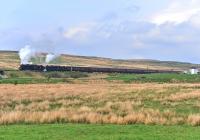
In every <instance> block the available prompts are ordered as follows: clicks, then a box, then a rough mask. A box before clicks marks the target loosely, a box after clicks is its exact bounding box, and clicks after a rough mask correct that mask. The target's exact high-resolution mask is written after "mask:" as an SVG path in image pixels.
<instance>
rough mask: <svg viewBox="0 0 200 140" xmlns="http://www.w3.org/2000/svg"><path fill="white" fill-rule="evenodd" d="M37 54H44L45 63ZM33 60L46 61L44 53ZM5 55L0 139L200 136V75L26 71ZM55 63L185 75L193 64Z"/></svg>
mask: <svg viewBox="0 0 200 140" xmlns="http://www.w3.org/2000/svg"><path fill="white" fill-rule="evenodd" d="M39 57H42V59H40V58H39ZM39 57H37V58H32V60H33V62H34V63H42V62H40V61H41V60H42V61H43V59H44V56H39ZM19 64H20V62H19V58H18V55H17V53H16V52H0V69H7V70H8V71H5V75H4V76H3V77H0V140H27V139H29V140H33V139H34V140H35V139H37V140H44V139H48V140H67V139H70V140H73V139H74V140H79V139H81V140H86V139H87V140H90V139H91V140H100V139H104V140H129V139H130V140H132V139H137V140H146V139H148V140H173V139H174V140H179V139H180V140H196V139H200V134H199V130H200V127H199V126H200V76H199V75H185V74H142V75H137V74H100V73H80V72H45V73H44V72H41V73H40V72H30V71H26V72H21V71H18V70H17V69H18V67H19ZM51 64H59V65H73V66H97V67H99V66H101V67H127V68H144V69H146V68H148V69H170V70H171V69H176V70H185V69H186V70H187V69H188V68H189V67H191V66H198V65H193V64H189V63H178V62H160V61H153V60H126V61H125V60H112V59H105V58H96V57H82V56H70V55H62V56H60V57H58V58H57V59H56V60H54V61H52V62H51Z"/></svg>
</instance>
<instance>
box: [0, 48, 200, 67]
mask: <svg viewBox="0 0 200 140" xmlns="http://www.w3.org/2000/svg"><path fill="white" fill-rule="evenodd" d="M44 59H45V54H40V55H38V56H37V57H35V58H32V61H33V63H34V64H43V63H44ZM50 64H52V65H53V64H56V65H70V66H93V67H115V68H142V69H159V70H161V69H165V70H171V69H173V70H187V69H189V68H190V67H193V66H194V67H198V65H197V64H191V63H183V62H173V61H158V60H142V59H133V60H120V59H109V58H100V57H87V56H73V55H61V56H59V57H58V58H56V59H55V60H53V61H52V62H51V63H50ZM19 65H20V59H19V56H18V53H17V52H12V51H0V69H18V67H19Z"/></svg>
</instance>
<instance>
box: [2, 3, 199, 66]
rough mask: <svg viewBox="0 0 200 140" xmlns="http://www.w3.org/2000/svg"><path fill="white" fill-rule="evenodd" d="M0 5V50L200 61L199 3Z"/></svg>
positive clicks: (116, 57)
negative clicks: (27, 47)
mask: <svg viewBox="0 0 200 140" xmlns="http://www.w3.org/2000/svg"><path fill="white" fill-rule="evenodd" d="M0 3H1V4H0V50H15V51H16V50H17V51H18V50H20V49H22V48H23V47H24V46H27V45H29V46H31V48H33V49H34V50H36V51H38V52H48V53H55V54H61V53H65V54H72V55H84V56H99V57H108V58H115V59H156V60H164V61H182V62H192V63H200V1H199V0H117V1H116V0H101V1H94V0H73V1H72V0H0Z"/></svg>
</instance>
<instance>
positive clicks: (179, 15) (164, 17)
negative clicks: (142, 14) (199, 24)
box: [151, 0, 200, 25]
mask: <svg viewBox="0 0 200 140" xmlns="http://www.w3.org/2000/svg"><path fill="white" fill-rule="evenodd" d="M198 13H200V1H199V0H173V1H172V3H170V5H169V6H168V7H167V8H166V9H164V10H163V11H161V12H158V14H155V15H153V17H152V18H151V22H153V23H155V24H157V25H161V24H165V23H174V24H180V23H183V22H187V21H189V20H190V19H191V17H193V16H194V15H196V14H198Z"/></svg>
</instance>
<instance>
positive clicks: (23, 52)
mask: <svg viewBox="0 0 200 140" xmlns="http://www.w3.org/2000/svg"><path fill="white" fill-rule="evenodd" d="M34 55H35V52H34V50H33V49H32V48H31V46H30V45H26V46H25V47H24V48H22V49H20V51H19V57H20V59H21V64H30V63H31V62H30V59H31V57H32V56H34Z"/></svg>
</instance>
